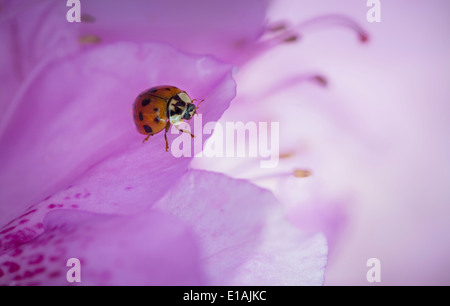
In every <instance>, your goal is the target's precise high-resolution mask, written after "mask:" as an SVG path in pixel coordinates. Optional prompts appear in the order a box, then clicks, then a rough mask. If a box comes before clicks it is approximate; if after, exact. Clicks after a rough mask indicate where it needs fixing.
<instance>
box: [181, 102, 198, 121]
mask: <svg viewBox="0 0 450 306" xmlns="http://www.w3.org/2000/svg"><path fill="white" fill-rule="evenodd" d="M196 113H197V107H196V106H195V105H194V103H188V105H187V106H186V111H185V112H184V115H183V119H185V120H191V118H192V116H194V115H195V114H196Z"/></svg>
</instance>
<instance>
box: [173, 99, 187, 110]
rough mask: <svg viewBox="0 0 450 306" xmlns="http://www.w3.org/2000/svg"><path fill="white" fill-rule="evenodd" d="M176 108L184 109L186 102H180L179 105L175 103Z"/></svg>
mask: <svg viewBox="0 0 450 306" xmlns="http://www.w3.org/2000/svg"><path fill="white" fill-rule="evenodd" d="M175 106H178V107H182V108H184V107H185V106H186V102H183V101H178V102H177V103H175Z"/></svg>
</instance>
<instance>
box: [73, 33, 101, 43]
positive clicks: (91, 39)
mask: <svg viewBox="0 0 450 306" xmlns="http://www.w3.org/2000/svg"><path fill="white" fill-rule="evenodd" d="M100 41H101V39H100V37H99V36H97V35H93V34H86V35H83V36H81V37H80V38H78V42H79V43H80V44H83V45H91V44H98V43H100Z"/></svg>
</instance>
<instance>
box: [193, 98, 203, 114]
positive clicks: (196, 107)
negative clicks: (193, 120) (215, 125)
mask: <svg viewBox="0 0 450 306" xmlns="http://www.w3.org/2000/svg"><path fill="white" fill-rule="evenodd" d="M194 101H195V99H194ZM203 101H205V99H203V100H201V101H200V102H198V103H197V105H196V106H195V114H196V115H198V113H197V109H198V107H199V105H200V104H201V103H202V102H203Z"/></svg>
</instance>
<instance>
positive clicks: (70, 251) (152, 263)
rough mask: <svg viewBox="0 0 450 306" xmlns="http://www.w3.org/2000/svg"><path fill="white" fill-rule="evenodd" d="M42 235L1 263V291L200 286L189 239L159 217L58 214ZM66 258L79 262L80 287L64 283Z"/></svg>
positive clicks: (182, 230) (183, 231)
mask: <svg viewBox="0 0 450 306" xmlns="http://www.w3.org/2000/svg"><path fill="white" fill-rule="evenodd" d="M44 223H45V232H44V233H43V234H42V235H40V236H39V237H37V238H36V239H35V240H33V241H31V242H29V243H27V244H24V245H23V246H21V247H20V248H18V249H16V250H14V251H13V252H10V253H8V254H5V255H3V256H1V257H0V284H3V285H4V284H6V285H71V284H75V285H76V284H81V285H200V284H202V278H203V276H202V273H201V270H200V267H199V261H198V251H197V248H196V243H195V241H194V239H193V237H192V235H191V233H190V232H189V231H188V230H186V228H185V227H184V226H182V225H181V224H180V223H179V222H177V221H176V220H174V219H173V218H169V217H167V216H165V215H163V214H160V213H154V212H153V213H146V214H144V215H139V216H135V217H120V216H105V215H97V214H91V213H86V212H74V211H69V210H57V211H54V212H51V213H49V214H48V215H47V217H46V219H45V222H44ZM70 258H77V259H79V260H80V262H81V270H80V272H81V273H80V274H81V283H69V282H68V281H67V278H66V275H67V272H68V271H69V269H71V267H72V266H69V267H67V266H66V264H67V261H68V259H70Z"/></svg>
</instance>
